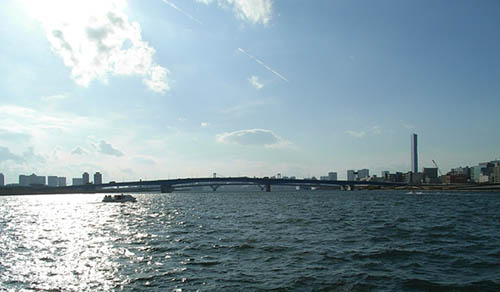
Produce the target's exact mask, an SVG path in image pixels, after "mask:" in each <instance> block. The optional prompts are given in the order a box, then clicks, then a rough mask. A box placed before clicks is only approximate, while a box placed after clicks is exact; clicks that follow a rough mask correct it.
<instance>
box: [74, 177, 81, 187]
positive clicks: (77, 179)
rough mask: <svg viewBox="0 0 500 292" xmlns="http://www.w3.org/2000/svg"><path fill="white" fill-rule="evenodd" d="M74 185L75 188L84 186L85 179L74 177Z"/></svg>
mask: <svg viewBox="0 0 500 292" xmlns="http://www.w3.org/2000/svg"><path fill="white" fill-rule="evenodd" d="M73 185H74V186H81V185H83V178H79V177H74V178H73Z"/></svg>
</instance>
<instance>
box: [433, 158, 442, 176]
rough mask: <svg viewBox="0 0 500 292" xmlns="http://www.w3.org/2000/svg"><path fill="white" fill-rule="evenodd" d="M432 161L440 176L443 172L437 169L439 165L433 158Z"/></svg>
mask: <svg viewBox="0 0 500 292" xmlns="http://www.w3.org/2000/svg"><path fill="white" fill-rule="evenodd" d="M432 163H434V165H435V166H436V168H437V170H438V171H439V176H442V175H443V174H442V173H441V170H440V169H439V166H438V165H437V163H436V161H434V159H432Z"/></svg>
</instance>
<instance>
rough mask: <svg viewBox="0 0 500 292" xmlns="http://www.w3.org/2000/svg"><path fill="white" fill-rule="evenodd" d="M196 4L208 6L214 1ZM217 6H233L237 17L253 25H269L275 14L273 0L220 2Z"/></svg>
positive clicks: (202, 0)
mask: <svg viewBox="0 0 500 292" xmlns="http://www.w3.org/2000/svg"><path fill="white" fill-rule="evenodd" d="M196 2H199V3H203V4H205V5H208V4H211V3H212V2H213V0H196ZM217 4H218V6H219V7H228V6H232V8H233V12H234V14H235V15H236V17H238V18H239V19H241V20H244V21H247V22H250V23H253V24H258V23H260V24H267V23H268V22H269V20H271V17H272V14H273V2H272V1H271V0H218V1H217Z"/></svg>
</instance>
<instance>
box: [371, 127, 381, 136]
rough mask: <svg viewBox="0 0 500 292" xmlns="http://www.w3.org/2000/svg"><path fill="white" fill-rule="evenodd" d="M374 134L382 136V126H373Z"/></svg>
mask: <svg viewBox="0 0 500 292" xmlns="http://www.w3.org/2000/svg"><path fill="white" fill-rule="evenodd" d="M372 133H373V134H375V135H380V134H382V128H380V126H373V127H372Z"/></svg>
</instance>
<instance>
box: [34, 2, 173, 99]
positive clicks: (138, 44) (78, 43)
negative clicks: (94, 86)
mask: <svg viewBox="0 0 500 292" xmlns="http://www.w3.org/2000/svg"><path fill="white" fill-rule="evenodd" d="M26 6H27V8H28V10H29V11H30V14H32V16H33V17H35V18H36V19H38V20H39V21H40V22H41V23H42V26H43V27H44V29H45V31H46V36H47V39H48V41H49V43H50V46H51V49H52V51H53V52H54V53H55V54H56V55H58V56H59V57H61V58H62V60H63V62H64V65H66V66H67V67H69V68H71V78H72V79H73V80H74V81H75V82H76V83H77V84H79V85H81V86H85V87H86V86H88V85H89V84H90V83H91V82H92V81H93V80H96V79H97V80H101V81H103V82H108V76H109V75H139V76H141V77H142V78H143V83H144V84H145V85H146V86H147V87H148V88H149V89H151V90H152V91H155V92H158V93H163V92H165V91H168V90H169V89H170V87H169V84H168V73H169V72H168V70H167V69H166V68H164V67H162V66H160V65H157V64H155V63H154V62H153V55H154V53H155V50H154V48H152V47H151V46H150V45H149V44H148V43H147V42H145V41H143V40H142V36H141V27H140V25H139V23H137V22H132V21H130V20H129V19H128V17H127V15H126V14H125V8H126V2H125V1H124V0H110V1H102V2H101V1H98V0H88V1H66V0H48V1H29V3H28V4H27V5H26Z"/></svg>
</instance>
